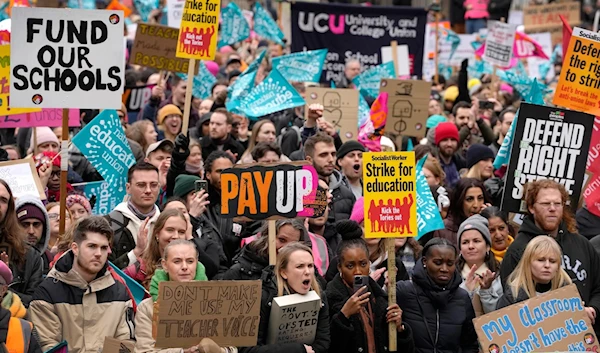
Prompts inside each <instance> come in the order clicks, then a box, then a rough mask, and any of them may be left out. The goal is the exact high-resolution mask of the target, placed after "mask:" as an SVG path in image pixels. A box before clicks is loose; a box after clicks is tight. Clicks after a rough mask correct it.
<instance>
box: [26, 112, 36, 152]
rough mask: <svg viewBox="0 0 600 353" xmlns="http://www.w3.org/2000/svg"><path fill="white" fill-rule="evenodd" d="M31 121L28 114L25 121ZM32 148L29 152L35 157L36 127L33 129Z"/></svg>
mask: <svg viewBox="0 0 600 353" xmlns="http://www.w3.org/2000/svg"><path fill="white" fill-rule="evenodd" d="M29 119H31V118H30V116H29V113H27V121H31V120H29ZM31 147H33V148H32V149H31V150H32V151H33V156H34V157H35V155H36V154H37V127H35V126H34V127H33V146H31Z"/></svg>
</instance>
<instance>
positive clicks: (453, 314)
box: [396, 238, 479, 353]
mask: <svg viewBox="0 0 600 353" xmlns="http://www.w3.org/2000/svg"><path fill="white" fill-rule="evenodd" d="M457 258H458V252H457V251H456V248H455V247H454V245H452V243H450V242H449V241H448V240H446V239H440V238H434V239H431V240H430V241H428V242H427V244H426V245H425V247H424V248H423V255H422V257H421V258H420V259H419V260H418V261H417V263H416V264H415V270H414V273H413V278H412V281H399V282H398V283H397V284H396V300H397V302H398V305H399V306H400V309H401V310H402V322H403V323H404V324H408V325H409V326H410V328H411V331H412V333H413V338H414V342H415V352H418V353H427V352H440V353H450V352H463V353H466V352H471V353H476V352H479V344H478V342H477V334H476V333H475V327H474V326H473V319H474V318H475V311H474V310H473V305H472V304H471V298H470V297H469V294H468V293H467V292H466V291H465V290H464V289H462V288H460V285H461V283H462V281H463V279H462V277H461V275H460V272H459V271H458V269H457V268H456V262H457Z"/></svg>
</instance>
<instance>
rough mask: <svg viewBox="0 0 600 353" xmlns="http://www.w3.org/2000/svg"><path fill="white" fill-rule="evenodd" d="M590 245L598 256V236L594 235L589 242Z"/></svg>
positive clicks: (599, 247) (599, 238)
mask: <svg viewBox="0 0 600 353" xmlns="http://www.w3.org/2000/svg"><path fill="white" fill-rule="evenodd" d="M590 244H592V246H593V247H594V249H596V252H597V253H598V254H600V235H596V236H595V237H594V238H592V240H590Z"/></svg>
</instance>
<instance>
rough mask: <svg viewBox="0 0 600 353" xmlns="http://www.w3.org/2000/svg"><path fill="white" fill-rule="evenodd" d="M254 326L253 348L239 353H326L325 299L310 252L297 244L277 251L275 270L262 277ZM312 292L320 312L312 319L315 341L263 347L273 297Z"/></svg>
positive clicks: (267, 270)
mask: <svg viewBox="0 0 600 353" xmlns="http://www.w3.org/2000/svg"><path fill="white" fill-rule="evenodd" d="M262 278H263V282H262V283H263V284H262V296H261V306H260V323H259V325H258V342H257V344H256V346H254V347H240V348H239V352H240V353H267V352H268V353H284V352H306V353H327V352H328V349H329V346H330V344H331V335H330V332H329V308H328V305H327V297H326V295H325V293H323V292H322V291H321V288H320V287H319V284H318V283H317V279H316V277H315V265H314V261H313V256H312V251H311V250H310V248H309V247H308V246H306V245H304V244H301V243H299V242H295V243H291V244H288V245H285V246H284V247H283V248H281V249H280V250H279V254H278V255H277V264H276V265H275V269H274V270H273V269H272V267H268V268H266V269H265V273H264V274H263V277H262ZM309 291H314V292H315V293H316V294H317V295H318V296H319V297H320V298H321V309H320V310H319V314H318V316H317V317H316V319H317V328H316V335H315V339H314V341H313V342H311V343H307V344H302V343H283V344H267V332H268V329H269V317H270V314H271V303H272V301H273V299H274V298H275V297H281V296H285V295H288V294H307V293H308V292H309Z"/></svg>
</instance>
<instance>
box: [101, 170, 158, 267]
mask: <svg viewBox="0 0 600 353" xmlns="http://www.w3.org/2000/svg"><path fill="white" fill-rule="evenodd" d="M126 187H127V194H128V195H129V200H128V201H125V202H122V203H120V204H118V205H117V207H115V209H114V210H113V211H112V212H111V213H109V214H108V215H106V216H105V217H106V219H107V220H108V221H109V222H110V224H111V227H112V229H113V231H114V232H115V235H114V237H113V239H112V246H111V248H112V253H111V254H110V256H109V260H110V261H111V262H112V263H113V264H115V265H116V266H117V267H119V268H120V269H123V268H125V267H127V266H129V265H131V264H134V263H135V262H136V261H137V260H138V259H139V258H140V257H141V255H142V253H143V252H144V249H145V248H146V244H147V242H148V239H147V238H146V237H145V236H143V235H140V234H143V233H142V232H139V229H140V226H141V225H142V223H144V222H145V221H146V220H148V224H149V225H153V224H154V222H155V221H156V219H157V218H158V216H159V214H160V211H159V209H158V207H157V206H156V204H155V202H156V199H157V197H158V193H159V191H160V183H159V178H158V169H157V168H156V167H155V166H153V165H152V164H150V163H146V162H140V163H137V164H134V165H133V166H132V167H131V168H129V172H128V173H127V186H126ZM98 202H100V205H102V198H101V197H100V199H99V201H98Z"/></svg>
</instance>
